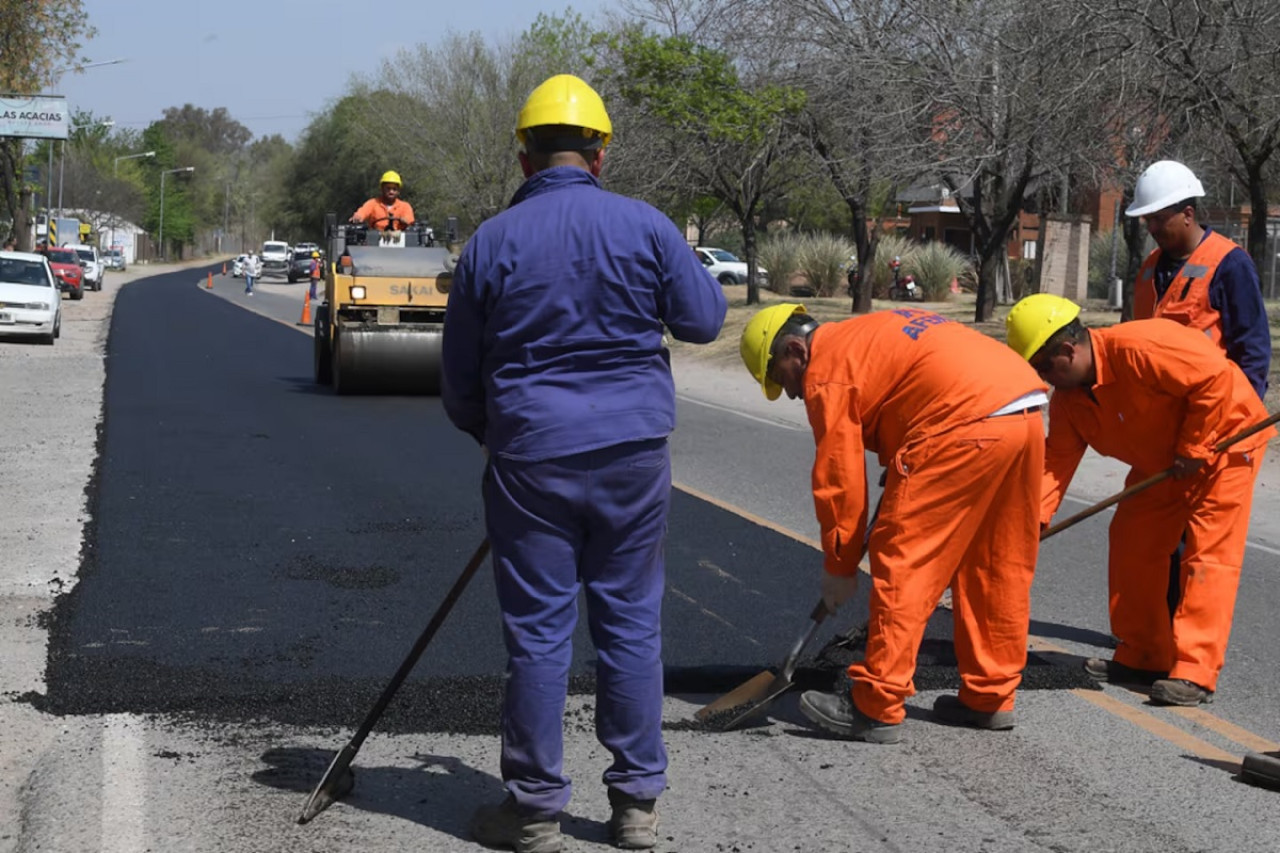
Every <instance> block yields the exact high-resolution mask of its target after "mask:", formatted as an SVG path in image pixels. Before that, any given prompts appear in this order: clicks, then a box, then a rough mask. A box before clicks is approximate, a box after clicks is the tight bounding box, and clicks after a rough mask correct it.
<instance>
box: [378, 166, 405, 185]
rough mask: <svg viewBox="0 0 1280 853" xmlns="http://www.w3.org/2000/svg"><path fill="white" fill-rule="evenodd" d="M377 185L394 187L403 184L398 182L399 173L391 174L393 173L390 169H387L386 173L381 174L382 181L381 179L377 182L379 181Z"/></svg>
mask: <svg viewBox="0 0 1280 853" xmlns="http://www.w3.org/2000/svg"><path fill="white" fill-rule="evenodd" d="M378 183H380V184H395V185H396V186H400V184H401V183H403V182H402V181H401V180H400V173H399V172H393V171H391V170H390V169H388V170H387V171H385V172H383V173H382V179H381V180H379V181H378Z"/></svg>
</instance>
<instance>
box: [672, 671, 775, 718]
mask: <svg viewBox="0 0 1280 853" xmlns="http://www.w3.org/2000/svg"><path fill="white" fill-rule="evenodd" d="M776 678H777V676H775V675H774V674H773V671H772V670H768V669H766V670H765V671H764V672H761V673H759V674H757V675H754V676H752V677H751V678H750V679H748V680H747V681H744V682H742V683H741V684H739V685H738V686H737V687H735V688H733V689H732V690H730V691H729V692H728V693H726V694H724V695H723V696H721V697H720V698H719V699H717V700H715V701H714V702H712V703H711V704H710V705H707V706H706V707H704V708H700V709H699V710H698V711H696V712H695V713H694V715H693V717H694V719H696V720H697V721H698V722H700V723H701V722H706V721H707V719H708V718H709V717H711V716H713V715H715V714H719V713H721V712H723V711H728V710H729V709H731V708H737V707H740V706H742V705H747V704H754V703H756V702H759V701H760V700H761V699H763V698H764V697H766V696H768V695H769V690H770V689H771V687H772V686H773V682H774V680H775V679H776Z"/></svg>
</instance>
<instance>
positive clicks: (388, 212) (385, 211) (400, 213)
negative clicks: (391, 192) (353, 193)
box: [351, 198, 413, 231]
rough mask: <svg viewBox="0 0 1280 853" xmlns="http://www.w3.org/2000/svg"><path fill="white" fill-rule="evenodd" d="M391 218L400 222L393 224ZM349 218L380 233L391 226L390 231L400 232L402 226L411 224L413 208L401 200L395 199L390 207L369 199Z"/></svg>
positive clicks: (377, 200) (375, 199)
mask: <svg viewBox="0 0 1280 853" xmlns="http://www.w3.org/2000/svg"><path fill="white" fill-rule="evenodd" d="M392 216H395V217H397V218H399V219H400V220H401V221H400V222H393V221H392V220H391V218H390V217H392ZM351 218H352V219H353V220H355V221H356V222H363V223H364V224H366V225H368V226H369V227H370V228H377V229H379V230H380V231H386V230H388V229H389V228H392V227H393V226H394V228H392V230H395V231H401V230H403V229H404V226H406V225H412V224H413V208H412V207H411V206H410V205H409V202H407V201H405V200H404V199H402V198H398V199H396V200H395V201H394V202H392V203H391V206H390V207H388V206H387V205H385V204H383V203H382V199H380V198H371V199H369V200H368V201H366V202H365V203H364V204H362V205H360V209H359V210H357V211H356V212H355V213H354V214H353V215H352V217H351Z"/></svg>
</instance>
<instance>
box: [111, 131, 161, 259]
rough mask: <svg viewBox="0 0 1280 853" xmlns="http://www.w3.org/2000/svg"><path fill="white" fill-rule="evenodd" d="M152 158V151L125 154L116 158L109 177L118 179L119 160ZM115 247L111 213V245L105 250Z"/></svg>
mask: <svg viewBox="0 0 1280 853" xmlns="http://www.w3.org/2000/svg"><path fill="white" fill-rule="evenodd" d="M154 156H156V152H154V151H140V152H139V153H137V154H125V155H122V156H120V157H117V158H116V159H115V162H113V163H112V164H111V177H113V178H118V177H120V161H121V160H136V159H138V158H139V157H154ZM115 247H116V216H115V214H114V213H113V214H112V215H111V245H110V246H108V247H107V248H108V249H114V248H115ZM121 255H122V256H123V252H122V253H121ZM134 260H136V258H135V259H134ZM129 263H132V261H129Z"/></svg>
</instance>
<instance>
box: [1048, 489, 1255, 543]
mask: <svg viewBox="0 0 1280 853" xmlns="http://www.w3.org/2000/svg"><path fill="white" fill-rule="evenodd" d="M1063 500H1068V501H1072V502H1074V503H1078V504H1083V505H1084V506H1093V505H1094V504H1095V503H1097V501H1087V500H1085V499H1084V498H1077V497H1075V496H1074V495H1067V496H1066V497H1065V498H1064V499H1063ZM1103 512H1114V510H1113V509H1112V508H1111V507H1107V508H1106V509H1104V510H1103ZM1245 547H1246V548H1255V549H1257V550H1259V551H1264V552H1266V553H1268V554H1273V555H1275V556H1277V557H1280V548H1275V547H1273V546H1271V545H1263V544H1262V543H1261V542H1253V541H1249V542H1246V543H1245Z"/></svg>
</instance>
